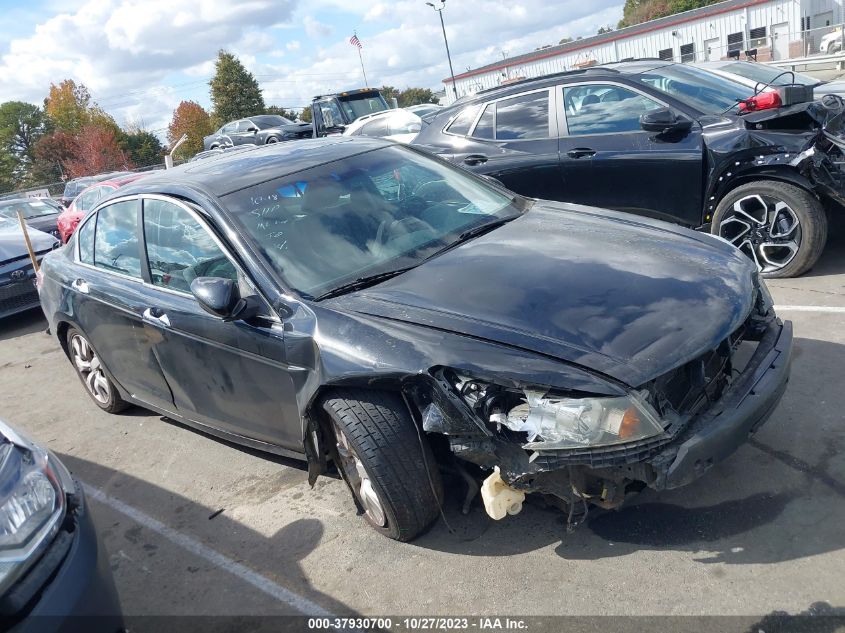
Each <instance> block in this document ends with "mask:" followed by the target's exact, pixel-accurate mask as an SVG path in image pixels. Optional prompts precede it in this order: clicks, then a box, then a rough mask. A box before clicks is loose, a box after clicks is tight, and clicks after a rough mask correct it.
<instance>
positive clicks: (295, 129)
mask: <svg viewBox="0 0 845 633" xmlns="http://www.w3.org/2000/svg"><path fill="white" fill-rule="evenodd" d="M311 131H312V128H311V124H310V123H291V124H290V125H277V126H275V127H268V128H266V129H264V130H261V132H262V134H265V135H268V134H272V133H274V132H280V133H288V134H302V133H304V132H308V133H310V132H311Z"/></svg>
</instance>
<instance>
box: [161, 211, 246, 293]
mask: <svg viewBox="0 0 845 633" xmlns="http://www.w3.org/2000/svg"><path fill="white" fill-rule="evenodd" d="M144 237H145V239H146V242H147V261H149V263H150V275H151V276H152V281H153V283H154V284H155V285H156V286H160V287H162V288H168V289H170V290H179V291H181V292H190V289H191V282H192V281H193V280H194V279H196V278H197V277H223V278H225V279H231V280H232V281H238V275H237V271H236V270H235V267H234V265H233V264H232V262H230V261H229V259H228V258H227V257H226V256H225V255H224V254H223V251H222V250H220V247H219V246H218V245H217V242H215V241H214V238H212V237H211V234H210V233H209V232H208V231H207V230H206V229H205V228H204V227H203V226H202V225H201V224H200V223H199V222H198V221H197V220H196V219H195V218H194V216H193V215H191V214H190V213H189V212H188V211H186V210H185V209H183V208H182V207H180V206H179V205H177V204H174V203H172V202H168V201H166V200H144Z"/></svg>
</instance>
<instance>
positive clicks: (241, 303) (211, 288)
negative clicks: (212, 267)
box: [191, 277, 247, 321]
mask: <svg viewBox="0 0 845 633" xmlns="http://www.w3.org/2000/svg"><path fill="white" fill-rule="evenodd" d="M191 292H192V293H193V295H194V297H195V298H196V300H197V301H198V302H199V304H200V306H201V307H202V309H203V310H205V311H206V312H208V313H209V314H213V315H214V316H216V317H220V318H221V319H223V320H224V321H235V320H237V319H241V318H244V317H245V316H246V315H245V312H246V309H247V302H246V300H244V299H242V298H241V294H240V292H239V291H238V285H237V284H236V283H235V282H234V281H232V280H231V279H223V278H222V277H197V278H196V279H194V280H193V281H192V282H191Z"/></svg>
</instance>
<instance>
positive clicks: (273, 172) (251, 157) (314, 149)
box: [121, 136, 395, 197]
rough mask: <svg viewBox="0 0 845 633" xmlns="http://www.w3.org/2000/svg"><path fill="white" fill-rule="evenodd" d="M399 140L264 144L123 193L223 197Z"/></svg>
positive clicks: (181, 168)
mask: <svg viewBox="0 0 845 633" xmlns="http://www.w3.org/2000/svg"><path fill="white" fill-rule="evenodd" d="M394 146H395V143H391V142H390V141H385V140H383V139H379V138H371V137H345V136H329V137H326V138H318V139H302V140H298V141H289V142H287V143H272V144H270V145H263V146H261V147H258V148H257V149H255V150H253V151H249V152H237V153H222V154H220V155H218V156H209V157H208V158H205V159H203V160H199V161H196V162H188V163H183V164H182V165H179V166H178V167H174V168H173V169H168V170H166V171H163V172H160V173H158V174H155V175H153V176H150V177H149V178H144V180H143V182H138V183H134V184H133V185H131V186H130V187H127V188H126V189H125V191H122V192H121V193H122V194H124V195H128V194H133V193H154V192H156V191H167V190H170V189H172V188H173V187H174V186H179V185H181V186H188V187H191V188H193V189H196V190H200V191H203V192H206V193H208V194H211V195H213V196H217V197H221V196H225V195H227V194H229V193H232V192H234V191H238V190H240V189H244V188H246V187H251V186H253V185H257V184H260V183H262V182H266V181H268V180H273V179H275V178H281V177H282V176H286V175H288V174H291V173H295V172H298V171H302V170H303V169H309V168H311V167H316V166H318V165H324V164H326V163H330V162H333V161H336V160H341V159H344V158H348V157H350V156H354V155H356V154H363V153H364V152H369V151H372V150H375V149H379V148H382V147H394Z"/></svg>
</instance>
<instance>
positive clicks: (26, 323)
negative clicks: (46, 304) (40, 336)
mask: <svg viewBox="0 0 845 633" xmlns="http://www.w3.org/2000/svg"><path fill="white" fill-rule="evenodd" d="M46 329H47V319H45V318H44V313H43V312H42V311H41V308H33V309H32V310H27V311H26V312H20V313H18V314H13V315H12V316H9V317H6V318H4V319H0V341H8V340H10V339H13V338H17V337H19V336H26V335H27V334H34V333H36V332H39V331H41V332H43V331H45V330H46Z"/></svg>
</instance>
